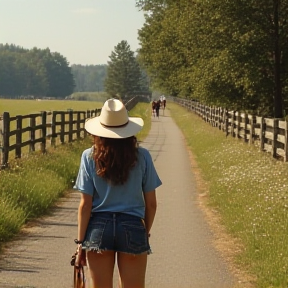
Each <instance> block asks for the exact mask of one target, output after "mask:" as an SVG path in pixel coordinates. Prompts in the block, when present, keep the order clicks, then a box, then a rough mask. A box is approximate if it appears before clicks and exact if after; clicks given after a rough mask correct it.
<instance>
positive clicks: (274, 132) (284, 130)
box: [171, 97, 288, 162]
mask: <svg viewBox="0 0 288 288" xmlns="http://www.w3.org/2000/svg"><path fill="white" fill-rule="evenodd" d="M171 100H172V101H174V102H175V103H178V104H180V105H181V106H183V107H186V108H187V109H188V110H190V111H193V112H195V113H196V114H198V115H199V116H200V117H202V118H203V120H204V121H206V122H208V123H210V124H211V125H212V126H214V127H217V128H218V129H220V130H222V131H224V132H225V133H226V136H228V135H231V136H232V137H235V138H239V139H242V140H243V141H245V142H247V143H249V144H253V145H256V146H258V147H259V149H260V150H261V151H266V152H268V153H270V154H271V155H272V157H274V158H277V159H281V160H283V161H284V162H287V161H288V123H287V121H285V120H283V119H275V118H265V117H261V116H256V115H250V114H247V113H241V112H237V111H229V110H228V109H223V108H221V107H214V106H206V105H203V104H201V103H199V102H197V101H194V100H186V99H181V98H176V97H171Z"/></svg>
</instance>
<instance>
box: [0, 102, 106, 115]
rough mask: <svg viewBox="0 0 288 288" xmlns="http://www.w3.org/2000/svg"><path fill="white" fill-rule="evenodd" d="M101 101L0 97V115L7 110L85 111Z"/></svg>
mask: <svg viewBox="0 0 288 288" xmlns="http://www.w3.org/2000/svg"><path fill="white" fill-rule="evenodd" d="M102 105H103V103H102V102H96V101H69V100H42V101H36V100H19V99H17V100H15V99H0V115H1V114H3V112H9V113H10V116H11V117H12V116H16V115H28V114H32V113H39V112H41V111H67V110H68V109H73V110H74V111H87V110H95V109H98V108H101V107H102Z"/></svg>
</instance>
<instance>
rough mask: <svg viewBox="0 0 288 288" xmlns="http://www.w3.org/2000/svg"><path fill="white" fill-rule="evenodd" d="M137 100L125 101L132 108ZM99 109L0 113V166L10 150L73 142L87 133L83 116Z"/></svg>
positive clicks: (42, 148)
mask: <svg viewBox="0 0 288 288" xmlns="http://www.w3.org/2000/svg"><path fill="white" fill-rule="evenodd" d="M137 102H138V97H134V98H132V99H131V100H129V101H128V102H126V103H125V106H126V108H127V110H128V111H129V110H131V109H132V108H133V107H134V106H135V105H136V104H137ZM100 112H101V109H94V110H87V111H73V110H72V109H69V110H67V111H42V112H39V113H34V114H29V115H17V116H13V117H11V116H10V113H9V112H4V113H3V115H0V169H3V168H7V167H8V164H9V159H11V153H10V152H12V151H14V152H15V157H14V158H21V157H22V156H23V154H24V152H23V150H24V149H23V148H26V149H27V153H29V152H33V151H36V150H39V151H41V152H42V153H45V152H46V149H47V146H53V147H56V146H57V145H59V144H64V143H67V142H73V141H74V140H76V139H80V138H84V137H86V135H87V133H86V131H85V129H84V123H85V121H86V119H88V118H90V117H95V116H98V115H99V114H100Z"/></svg>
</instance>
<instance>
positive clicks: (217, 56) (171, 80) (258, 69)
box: [137, 0, 288, 118]
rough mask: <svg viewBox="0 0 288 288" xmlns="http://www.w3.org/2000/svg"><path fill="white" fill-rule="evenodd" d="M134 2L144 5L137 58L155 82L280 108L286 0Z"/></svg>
mask: <svg viewBox="0 0 288 288" xmlns="http://www.w3.org/2000/svg"><path fill="white" fill-rule="evenodd" d="M137 5H138V7H140V8H141V9H142V10H143V11H145V12H146V22H145V24H144V26H143V28H142V29H141V30H140V31H139V40H140V44H141V48H140V49H139V59H140V61H141V64H142V65H144V66H145V68H146V69H147V72H148V75H149V77H151V79H152V83H153V85H156V87H157V88H158V89H161V90H165V91H166V92H168V93H170V94H172V95H174V96H182V97H187V96H188V97H193V98H198V99H200V100H203V101H205V102H206V103H207V104H220V105H225V106H229V107H230V108H232V109H241V110H249V111H254V112H255V111H257V112H261V114H262V115H266V116H268V115H269V116H274V117H277V118H280V117H282V116H283V110H284V109H283V103H285V101H287V102H288V87H287V84H288V63H287V60H288V55H287V54H288V49H287V46H288V25H287V20H286V18H287V17H286V16H287V15H288V2H287V1H284V0H268V1H267V0H253V1H248V0H235V1H223V0H204V1H198V0H194V1H187V0H177V1H175V0H173V1H172V0H166V1H165V0H157V1H151V0H138V1H137ZM286 99H287V100H286Z"/></svg>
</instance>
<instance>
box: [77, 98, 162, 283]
mask: <svg viewBox="0 0 288 288" xmlns="http://www.w3.org/2000/svg"><path fill="white" fill-rule="evenodd" d="M143 124H144V123H143V120H142V119H141V118H136V117H128V113H127V110H126V108H125V106H124V105H123V103H122V102H121V101H119V100H116V99H109V100H107V101H106V102H105V103H104V105H103V107H102V110H101V114H100V116H98V117H94V118H91V119H89V120H88V121H87V122H86V123H85V129H86V131H87V132H88V133H90V134H91V135H93V137H94V145H93V147H91V148H89V149H87V150H85V151H84V152H83V154H82V157H81V163H80V169H79V173H78V177H77V180H76V183H75V186H74V188H75V189H77V190H79V191H80V192H81V200H80V204H79V208H78V238H77V241H76V242H77V243H78V246H79V247H78V248H79V251H81V248H82V250H86V252H87V254H86V255H87V265H88V269H89V273H90V276H91V279H92V282H93V286H92V287H94V288H96V287H97V288H104V287H105V288H110V287H111V288H112V287H113V271H114V264H115V261H116V259H117V265H118V270H119V275H120V279H121V285H122V287H123V288H129V287H130V288H132V287H133V288H143V287H145V273H146V264H147V255H148V254H149V253H151V249H150V246H149V239H148V237H149V235H150V230H151V227H152V224H153V221H154V217H155V213H156V206H157V203H156V194H155V189H156V188H157V187H158V186H160V185H161V184H162V183H161V180H160V179H159V177H158V175H157V172H156V170H155V167H154V164H153V161H152V158H151V155H150V153H149V152H148V150H146V149H144V148H141V147H138V145H137V140H136V138H135V136H134V135H136V134H137V132H139V131H140V130H141V129H142V127H143Z"/></svg>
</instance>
